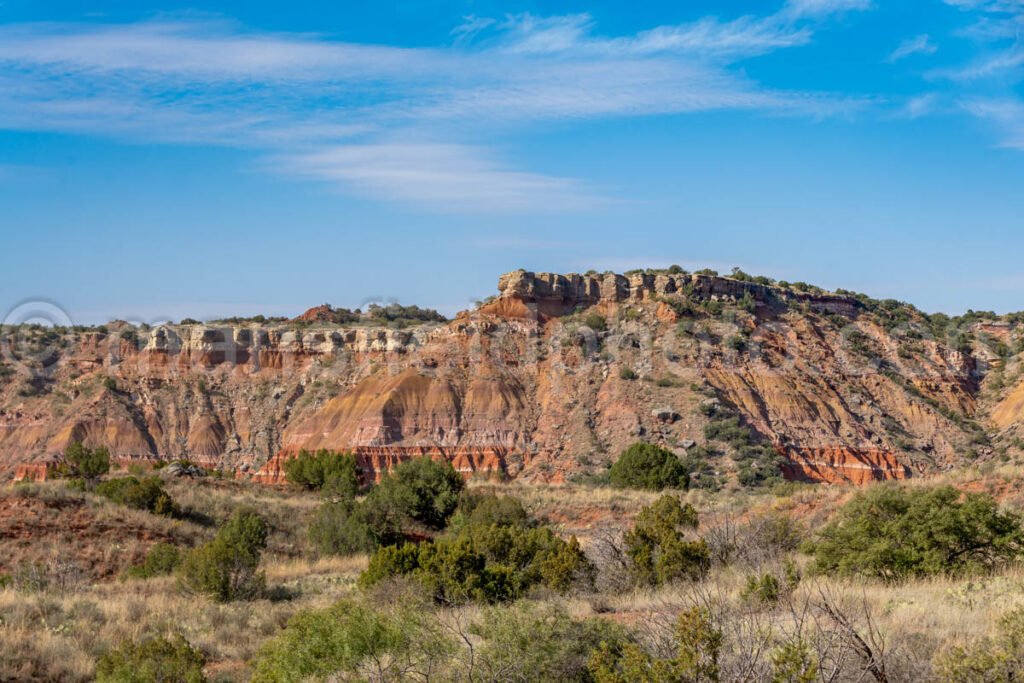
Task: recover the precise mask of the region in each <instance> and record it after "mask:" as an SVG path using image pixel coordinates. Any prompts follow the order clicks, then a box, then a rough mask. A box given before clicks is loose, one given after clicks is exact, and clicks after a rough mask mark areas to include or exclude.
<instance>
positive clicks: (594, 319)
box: [583, 313, 608, 332]
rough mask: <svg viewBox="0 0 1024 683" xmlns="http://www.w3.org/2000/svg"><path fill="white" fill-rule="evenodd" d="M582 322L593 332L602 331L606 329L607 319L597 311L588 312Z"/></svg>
mask: <svg viewBox="0 0 1024 683" xmlns="http://www.w3.org/2000/svg"><path fill="white" fill-rule="evenodd" d="M583 324H584V325H586V326H587V327H589V328H590V329H592V330H594V331H595V332H604V331H605V330H606V329H608V321H607V320H605V318H604V316H603V315H600V314H599V313H588V314H587V317H586V318H584V319H583Z"/></svg>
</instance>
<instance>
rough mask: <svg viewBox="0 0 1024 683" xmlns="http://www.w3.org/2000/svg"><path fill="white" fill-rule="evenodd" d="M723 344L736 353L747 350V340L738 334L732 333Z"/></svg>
mask: <svg viewBox="0 0 1024 683" xmlns="http://www.w3.org/2000/svg"><path fill="white" fill-rule="evenodd" d="M725 345H726V346H727V347H729V348H730V349H732V350H733V351H736V352H737V353H743V352H744V351H746V350H747V340H746V339H744V338H743V337H741V336H739V335H733V336H731V337H729V338H728V339H726V340H725Z"/></svg>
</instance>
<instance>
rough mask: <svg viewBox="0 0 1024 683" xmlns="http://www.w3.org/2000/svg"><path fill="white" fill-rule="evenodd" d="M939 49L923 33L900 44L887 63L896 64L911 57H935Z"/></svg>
mask: <svg viewBox="0 0 1024 683" xmlns="http://www.w3.org/2000/svg"><path fill="white" fill-rule="evenodd" d="M938 49H939V46H938V45H936V44H935V43H934V42H933V41H932V39H931V37H930V36H929V35H928V34H927V33H922V34H921V35H919V36H914V37H913V38H907V39H906V40H904V41H903V42H902V43H900V44H899V47H897V48H896V49H895V50H893V51H892V52H891V53H890V54H889V59H888V60H887V61H889V62H890V63H894V62H898V61H900V60H901V59H905V58H906V57H909V56H911V55H919V54H924V55H933V54H935V52H936V51H937V50H938Z"/></svg>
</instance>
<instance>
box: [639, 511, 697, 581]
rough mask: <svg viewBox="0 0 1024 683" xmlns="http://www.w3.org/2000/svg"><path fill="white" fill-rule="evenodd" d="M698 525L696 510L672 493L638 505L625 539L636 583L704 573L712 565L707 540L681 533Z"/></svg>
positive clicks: (674, 578) (692, 576)
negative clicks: (689, 537)
mask: <svg viewBox="0 0 1024 683" xmlns="http://www.w3.org/2000/svg"><path fill="white" fill-rule="evenodd" d="M697 525H698V518H697V511H696V510H694V509H693V506H692V505H690V504H689V503H687V504H686V505H682V504H681V503H680V502H679V499H678V498H676V497H675V496H662V497H661V498H659V499H658V500H656V501H655V502H654V503H653V504H651V505H650V506H647V507H645V508H643V509H641V510H640V512H639V514H637V517H636V523H635V525H634V526H633V528H632V529H631V530H630V531H628V532H627V533H626V535H625V539H624V540H625V545H626V554H627V555H628V556H629V558H630V560H631V561H632V564H633V573H634V576H635V579H636V581H637V583H638V584H641V585H659V584H663V583H669V582H672V581H677V580H680V579H691V580H695V579H699V578H701V577H703V576H704V575H705V574H707V571H708V569H709V568H710V566H711V550H710V549H709V548H708V545H707V543H705V542H704V541H703V540H696V541H690V540H687V539H686V537H685V534H684V532H685V530H693V529H696V528H697Z"/></svg>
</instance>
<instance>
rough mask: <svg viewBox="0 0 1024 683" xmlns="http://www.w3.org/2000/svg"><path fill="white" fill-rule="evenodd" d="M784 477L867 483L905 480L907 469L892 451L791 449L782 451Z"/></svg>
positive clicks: (829, 481) (908, 469)
mask: <svg viewBox="0 0 1024 683" xmlns="http://www.w3.org/2000/svg"><path fill="white" fill-rule="evenodd" d="M783 455H784V456H785V458H786V460H785V464H783V466H782V467H783V474H784V475H785V476H786V478H787V479H792V480H796V481H809V482H827V483H831V484H837V483H844V484H857V485H862V484H869V483H871V482H873V481H884V480H887V479H907V478H909V477H910V476H911V470H910V468H909V467H907V466H906V465H904V464H902V463H901V462H900V461H899V458H898V456H897V455H896V454H895V453H891V452H889V451H880V450H853V449H850V448H844V447H833V448H798V449H797V448H791V449H788V450H787V451H785V452H784V453H783Z"/></svg>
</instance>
